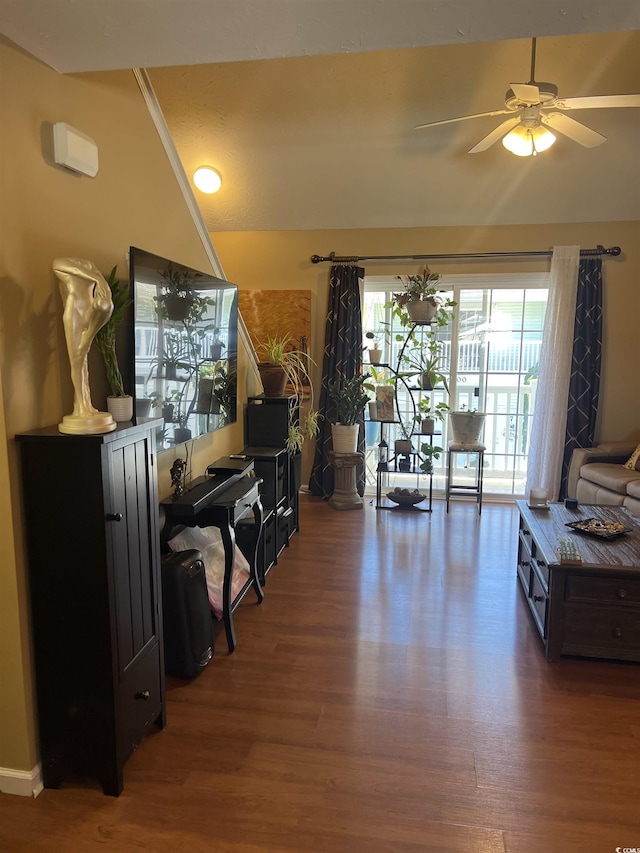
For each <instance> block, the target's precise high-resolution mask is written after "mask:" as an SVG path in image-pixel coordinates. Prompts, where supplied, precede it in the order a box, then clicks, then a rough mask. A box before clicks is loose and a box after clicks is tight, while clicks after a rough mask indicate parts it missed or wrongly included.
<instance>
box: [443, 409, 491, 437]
mask: <svg viewBox="0 0 640 853" xmlns="http://www.w3.org/2000/svg"><path fill="white" fill-rule="evenodd" d="M485 417H486V415H485V413H484V412H449V425H450V427H451V433H452V435H451V436H450V438H451V439H452V440H453V441H455V442H457V443H458V444H477V443H478V442H479V440H480V433H481V432H482V427H483V426H484V419H485Z"/></svg>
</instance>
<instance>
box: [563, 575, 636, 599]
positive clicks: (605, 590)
mask: <svg viewBox="0 0 640 853" xmlns="http://www.w3.org/2000/svg"><path fill="white" fill-rule="evenodd" d="M565 598H566V600H567V601H596V602H599V603H602V604H616V605H625V604H630V605H634V604H635V605H639V604H640V580H638V579H635V578H603V577H597V578H591V577H586V576H584V575H568V576H567V584H566V589H565Z"/></svg>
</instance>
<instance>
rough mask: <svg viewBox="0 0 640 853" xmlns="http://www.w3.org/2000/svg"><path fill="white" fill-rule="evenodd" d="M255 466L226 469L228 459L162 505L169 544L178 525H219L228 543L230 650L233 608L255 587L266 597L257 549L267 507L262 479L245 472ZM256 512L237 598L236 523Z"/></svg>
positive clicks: (225, 593)
mask: <svg viewBox="0 0 640 853" xmlns="http://www.w3.org/2000/svg"><path fill="white" fill-rule="evenodd" d="M252 469H253V462H252V461H251V460H247V461H246V464H244V465H235V466H234V470H233V471H225V469H224V460H221V461H220V463H219V464H218V465H217V466H211V467H210V469H209V470H211V471H215V472H216V473H214V474H213V475H212V476H211V477H199V478H198V479H196V480H194V481H193V484H192V485H191V487H190V488H188V489H187V490H186V491H185V492H184V494H182V495H179V496H174V497H172V498H167V499H166V500H164V501H162V502H161V504H160V506H161V507H162V509H163V510H164V513H165V523H164V526H163V528H162V531H161V543H162V546H163V548H166V547H167V546H166V543H167V541H168V539H169V538H170V534H171V529H172V528H173V527H175V526H176V525H183V526H184V527H217V528H218V529H219V530H220V534H221V536H222V544H223V546H224V554H225V564H224V583H223V588H222V618H223V621H224V629H225V633H226V636H227V645H228V648H229V653H231V652H233V651H234V649H235V647H236V636H235V630H234V626H233V611H234V610H235V608H236V606H237V605H238V604H239V602H240V600H241V599H242V598H243V596H244V594H245V593H246V592H247V591H248V590H249V588H250V587H253V588H254V590H255V593H256V598H257V600H258V604H260V603H261V602H262V600H263V599H264V593H263V591H262V587H261V585H260V580H259V578H258V573H257V567H256V552H257V546H258V542H259V540H260V532H261V529H262V520H263V510H262V504H261V502H260V488H259V487H260V483H261V482H262V481H261V480H259V479H256V478H255V477H248V476H245V475H246V474H247V473H249V471H251V470H252ZM251 514H253V518H254V536H255V548H254V549H252V551H251V553H250V555H249V556H248V557H247V560H248V563H249V580H248V581H247V582H246V584H245V585H244V586H243V588H242V589H241V590H240V592H239V593H238V595H237V596H236V597H235V599H234V600H232V599H231V581H232V575H233V563H234V560H235V545H236V536H235V527H236V525H237V524H238V522H239V521H241V520H242V519H245V518H247V517H248V516H249V515H251Z"/></svg>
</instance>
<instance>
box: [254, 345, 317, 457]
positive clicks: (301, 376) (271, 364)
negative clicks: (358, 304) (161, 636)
mask: <svg viewBox="0 0 640 853" xmlns="http://www.w3.org/2000/svg"><path fill="white" fill-rule="evenodd" d="M256 355H257V356H258V371H259V373H260V378H261V379H262V387H263V388H264V395H265V397H284V396H287V386H289V388H290V390H291V392H292V394H293V396H295V398H296V403H297V406H295V407H292V408H291V409H290V410H289V424H288V432H287V441H286V448H287V450H288V452H289V453H290V454H295V453H298V452H300V450H301V449H302V445H303V444H304V441H305V439H306V438H314V437H315V436H316V435H317V434H318V420H319V418H320V415H319V413H318V412H317V411H315V410H314V408H313V383H312V382H311V377H310V375H309V365H310V364H314V365H315V361H314V360H313V359H312V358H311V356H310V355H309V354H308V353H307V352H304V351H303V350H301V349H296V348H295V341H294V339H293V337H292V336H291V335H283V336H281V337H276V336H269V337H268V338H267V340H266V341H264V342H263V343H260V344H258V346H257V347H256ZM260 356H261V357H262V359H263V360H260ZM305 389H308V390H309V407H308V410H307V412H306V414H305V415H304V417H302V418H301V419H296V417H295V410H296V409H297V410H299V408H300V406H301V404H302V402H303V398H304V392H305Z"/></svg>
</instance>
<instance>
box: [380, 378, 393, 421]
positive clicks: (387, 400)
mask: <svg viewBox="0 0 640 853" xmlns="http://www.w3.org/2000/svg"><path fill="white" fill-rule="evenodd" d="M393 396H394V389H393V388H391V387H389V386H387V385H378V386H377V388H376V404H377V409H378V420H379V421H393Z"/></svg>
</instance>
